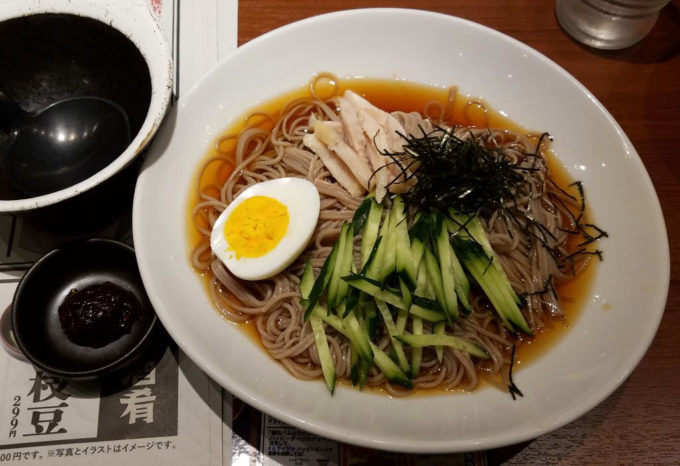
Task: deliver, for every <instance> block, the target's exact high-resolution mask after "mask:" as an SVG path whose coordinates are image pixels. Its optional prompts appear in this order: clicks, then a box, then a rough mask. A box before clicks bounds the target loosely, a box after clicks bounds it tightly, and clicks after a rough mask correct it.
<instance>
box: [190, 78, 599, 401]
mask: <svg viewBox="0 0 680 466" xmlns="http://www.w3.org/2000/svg"><path fill="white" fill-rule="evenodd" d="M322 79H325V80H329V81H331V82H337V80H335V78H334V77H333V76H332V75H328V74H320V75H318V76H317V77H316V78H315V79H314V80H313V81H312V82H311V83H310V92H309V96H308V97H304V98H298V99H294V100H292V101H290V102H288V103H286V104H285V106H284V107H283V108H282V110H281V112H280V116H279V117H278V118H277V119H272V117H271V116H269V115H266V114H262V113H255V114H253V115H251V116H250V117H249V118H248V121H247V123H246V126H245V128H244V129H243V130H242V131H240V132H239V133H238V134H233V135H228V136H225V137H223V138H222V139H220V140H219V141H217V143H216V147H217V148H218V151H217V155H216V156H215V157H213V158H211V159H209V160H207V161H206V162H205V164H204V166H203V167H201V168H200V169H199V171H200V172H203V171H204V170H205V169H206V168H207V167H208V166H210V165H212V164H219V165H223V166H224V167H225V168H226V169H229V168H230V167H231V166H233V167H234V168H233V172H232V173H231V175H230V176H229V178H228V180H227V181H226V183H224V184H223V185H221V186H200V184H199V182H198V181H197V186H196V189H197V190H198V202H197V203H196V205H195V206H194V208H193V216H192V217H193V218H194V226H195V228H196V229H197V230H198V231H199V232H200V233H201V236H202V240H201V241H200V243H199V244H198V245H197V246H196V247H195V248H194V250H193V253H192V264H193V267H194V268H195V269H196V270H197V271H200V272H202V273H205V274H207V275H208V276H209V278H210V285H209V294H210V298H211V299H212V301H213V303H214V305H215V307H216V308H217V310H218V311H219V312H220V313H221V314H222V316H224V318H225V319H227V320H229V321H232V322H237V323H240V322H245V321H247V320H253V321H254V324H255V326H256V329H257V333H258V334H259V337H260V339H261V342H262V345H263V346H264V347H265V348H266V350H267V351H268V352H269V354H270V355H271V357H273V358H274V359H276V360H277V361H279V362H280V363H281V364H282V365H283V366H285V367H286V369H287V370H288V371H290V373H291V374H293V375H294V376H295V377H298V378H301V379H315V378H318V377H321V376H322V372H321V368H320V364H319V359H318V355H317V352H316V348H315V345H314V339H313V335H312V331H311V328H310V325H309V324H306V323H305V322H304V320H303V313H304V310H303V308H302V306H301V305H300V302H299V298H300V296H299V291H298V286H299V281H300V276H301V274H302V270H303V267H304V264H305V263H306V261H307V260H308V259H310V260H311V262H312V265H313V266H314V267H315V268H317V269H316V270H317V272H318V268H319V267H321V266H322V264H323V262H324V260H325V258H326V256H327V255H328V254H329V253H330V251H331V247H332V245H333V243H334V242H335V241H336V240H337V239H338V235H339V232H340V228H341V225H342V222H343V221H345V220H346V221H350V220H351V219H352V216H353V214H354V210H355V209H356V208H357V207H358V206H359V204H360V202H361V200H362V199H360V198H355V197H352V196H350V195H349V194H348V193H347V191H345V190H344V189H343V188H342V187H341V186H340V185H338V184H337V183H336V182H335V180H334V179H333V178H332V177H331V175H330V174H329V172H328V171H327V170H326V168H325V167H324V165H323V163H322V162H321V160H320V159H319V158H318V157H317V156H316V155H314V154H313V153H312V152H310V151H309V150H306V149H305V148H304V146H303V144H302V138H303V136H304V135H305V134H306V132H307V131H308V130H309V126H308V121H309V117H310V116H311V115H315V116H316V117H317V118H322V119H328V120H338V121H339V117H338V115H337V112H336V110H335V109H336V107H337V105H336V100H335V99H336V98H337V92H336V95H335V96H331V97H324V98H320V97H319V96H317V92H316V85H317V83H318V81H319V80H322ZM455 97H456V89H455V88H452V89H451V92H450V93H449V100H448V102H445V103H444V104H442V103H440V102H430V103H428V104H427V105H426V107H425V108H424V109H423V115H424V116H425V117H429V118H431V119H432V120H434V123H438V122H440V121H441V120H443V119H446V118H447V117H448V115H449V113H450V112H451V111H452V108H453V102H454V99H455ZM469 105H470V106H476V107H480V106H482V107H483V104H482V103H480V102H477V101H470V102H469ZM263 121H270V122H271V124H272V125H273V130H271V131H269V130H266V129H262V125H261V123H262V122H263ZM455 134H456V135H457V136H458V137H460V138H463V139H464V138H468V137H475V138H480V139H481V140H483V141H485V144H487V145H497V146H499V147H502V148H503V149H504V153H505V154H506V157H508V158H509V159H511V160H512V161H513V162H518V163H520V165H526V166H527V167H529V166H531V167H532V170H527V171H525V172H524V174H525V178H526V186H525V188H524V189H523V190H521V192H518V193H517V196H516V200H515V201H513V202H511V203H508V205H506V208H507V209H508V210H509V211H515V212H518V213H521V214H522V215H525V216H529V217H530V218H532V219H534V220H536V222H537V223H540V224H542V225H543V227H538V226H529V227H526V228H525V227H520V226H518V225H516V224H514V223H513V222H509V221H507V219H504V218H503V216H502V215H498V214H494V215H492V216H491V217H490V218H488V219H485V226H486V229H487V233H488V235H489V239H490V241H491V244H492V246H493V248H494V249H495V250H496V252H497V253H498V255H499V257H500V262H501V265H502V266H503V268H504V269H505V271H506V273H507V275H508V277H509V279H510V281H511V283H512V286H513V288H514V289H515V290H516V291H517V292H518V293H520V294H522V295H524V296H525V299H526V305H525V306H524V307H523V309H522V312H523V314H524V316H525V319H526V320H527V322H528V323H529V325H530V326H531V328H532V329H535V330H541V329H543V328H545V327H547V326H550V322H551V320H553V319H563V318H564V311H563V310H562V309H561V308H560V305H559V303H558V300H557V296H556V294H555V293H554V292H553V290H554V286H555V285H556V284H559V283H560V282H561V281H564V280H570V279H572V278H573V276H574V274H578V273H580V271H581V270H583V269H584V268H585V267H586V266H587V263H588V260H589V257H588V256H583V257H579V258H577V259H576V260H575V261H574V262H573V264H572V266H571V267H566V268H565V267H559V266H558V264H557V263H556V261H555V260H554V259H553V257H551V255H550V253H549V251H548V249H547V248H545V247H541V244H539V243H540V241H546V242H547V243H549V245H550V246H551V247H555V248H556V250H558V251H561V253H562V254H563V255H564V256H567V255H568V251H567V247H566V244H567V233H565V231H566V230H569V229H572V230H573V229H574V228H575V219H574V218H573V216H571V215H569V214H568V213H567V212H566V211H565V209H566V208H567V206H569V207H570V208H578V206H577V205H576V204H577V200H576V199H575V198H574V197H573V196H570V195H568V194H567V193H565V192H564V191H562V190H561V189H559V188H558V187H557V186H556V185H555V184H554V183H553V182H552V181H551V180H550V174H549V171H548V167H547V164H546V160H545V157H544V155H543V153H544V147H539V148H538V150H537V147H536V146H537V142H538V145H541V144H540V140H539V138H538V137H537V136H531V135H529V136H527V135H522V134H517V133H514V132H512V131H508V130H500V129H491V130H489V129H486V128H483V129H481V128H465V127H459V128H456V130H455ZM228 140H229V141H228ZM225 142H230V143H231V146H233V147H234V149H233V151H228V153H225V152H222V151H220V148H221V147H223V143H225ZM528 154H536V156H535V157H533V156H528ZM291 176H292V177H300V178H306V179H308V180H310V181H312V182H313V183H314V185H315V186H316V187H317V189H318V191H319V193H320V196H321V213H320V216H319V222H318V225H317V228H316V231H315V233H314V236H313V238H312V240H311V243H310V245H309V246H308V248H307V249H306V250H305V252H304V253H303V254H302V255H301V256H300V257H299V258H298V259H297V260H296V261H295V263H294V264H293V265H291V266H290V267H289V268H288V269H287V270H285V271H283V272H281V273H280V274H278V275H277V276H275V277H273V278H271V279H267V280H262V281H257V282H249V281H243V280H240V279H238V278H236V277H234V276H233V275H231V274H230V273H229V271H228V270H227V269H226V268H225V267H224V265H223V264H222V263H221V262H220V261H219V260H218V259H217V258H215V257H214V256H213V255H211V253H210V229H211V228H208V227H207V226H206V224H207V225H210V227H212V224H213V223H214V222H215V220H216V219H217V217H218V216H219V214H220V213H221V212H222V211H223V210H224V209H225V208H226V207H227V205H228V204H229V203H230V202H231V201H232V200H233V199H234V198H235V197H236V196H238V194H239V193H240V192H241V191H242V190H243V189H245V188H247V187H248V186H250V185H252V184H253V183H257V182H261V181H265V180H269V179H274V178H281V177H291ZM200 178H201V177H200V176H199V177H198V180H200ZM198 220H201V221H198ZM359 241H360V238H359V237H357V238H356V241H355V252H357V253H358V251H359ZM546 284H549V285H551V286H552V287H549V288H550V289H548V290H546ZM471 301H472V302H471V306H472V312H471V313H470V315H468V316H463V317H462V318H461V319H459V320H458V321H457V322H456V323H455V324H454V325H453V329H452V331H451V329H448V330H447V331H448V332H450V333H452V334H454V335H458V336H461V337H464V338H466V339H469V340H472V341H474V342H476V343H477V344H478V345H480V346H481V347H482V348H484V349H485V350H486V351H487V353H488V354H489V355H490V356H491V357H490V359H489V360H488V361H485V362H483V363H480V362H476V361H474V360H472V359H471V358H470V357H469V356H468V355H467V354H464V353H461V352H458V351H455V350H452V349H451V348H445V349H444V356H443V359H442V361H441V362H440V361H438V360H437V357H436V355H435V352H434V351H433V350H430V349H428V348H425V349H424V351H423V359H422V367H421V370H420V374H419V375H418V376H417V377H416V378H415V379H414V380H413V382H414V387H415V388H432V387H441V388H453V387H456V388H462V389H466V390H470V389H473V388H474V387H475V386H476V385H477V384H478V381H479V379H478V369H480V368H482V369H484V370H488V371H490V372H492V373H494V374H497V373H501V374H504V373H506V372H507V368H508V366H509V364H510V349H511V348H512V345H513V343H515V342H516V336H513V335H512V334H510V333H509V332H508V331H507V330H506V328H505V327H503V325H502V323H501V321H500V319H499V318H498V317H497V316H496V314H495V313H494V312H493V311H492V309H491V308H490V304H489V303H488V301H487V300H486V298H485V297H484V296H483V294H482V293H481V292H476V293H475V292H474V289H473V296H472V299H471ZM429 326H430V324H429V323H428V322H424V327H425V333H428V332H429V331H431V327H429ZM409 330H410V329H409ZM326 333H327V338H328V342H329V346H330V349H331V353H332V356H333V359H334V362H335V366H336V371H337V374H338V377H339V378H344V379H348V378H349V376H350V370H351V362H350V346H349V343H348V341H347V340H346V339H345V337H344V336H342V335H340V334H338V333H337V332H336V331H334V330H333V329H332V328H331V327H327V328H326ZM376 344H377V345H378V346H379V347H380V348H382V349H386V348H387V347H388V346H389V341H388V337H387V336H386V335H383V336H382V337H380V339H379V341H378V342H376ZM407 351H408V350H407ZM367 384H368V385H370V386H384V388H385V389H386V390H387V391H388V392H389V393H390V394H392V395H403V394H406V393H408V391H406V390H404V389H403V388H401V387H399V386H394V385H392V384H390V383H389V381H387V380H386V379H385V377H384V376H383V375H382V374H381V373H380V372H379V371H377V370H376V369H375V368H373V369H372V370H371V372H370V375H369V378H368V381H367Z"/></svg>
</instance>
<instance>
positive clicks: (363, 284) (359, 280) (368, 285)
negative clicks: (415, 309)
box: [342, 275, 407, 309]
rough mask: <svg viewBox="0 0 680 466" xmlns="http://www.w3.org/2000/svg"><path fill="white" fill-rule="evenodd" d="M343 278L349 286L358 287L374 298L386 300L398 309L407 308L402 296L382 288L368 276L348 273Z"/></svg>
mask: <svg viewBox="0 0 680 466" xmlns="http://www.w3.org/2000/svg"><path fill="white" fill-rule="evenodd" d="M342 279H343V280H345V281H346V282H347V283H348V284H349V286H352V287H354V288H357V289H358V290H361V291H363V292H364V293H367V294H369V295H370V296H373V297H374V298H377V299H380V300H382V301H385V302H386V303H389V304H391V305H392V306H394V307H396V308H398V309H407V306H406V303H404V300H403V299H402V297H401V296H399V295H398V294H396V293H393V292H391V291H389V290H382V289H380V286H378V285H376V284H375V282H373V281H372V280H370V279H368V278H366V277H362V276H361V275H348V276H346V277H342Z"/></svg>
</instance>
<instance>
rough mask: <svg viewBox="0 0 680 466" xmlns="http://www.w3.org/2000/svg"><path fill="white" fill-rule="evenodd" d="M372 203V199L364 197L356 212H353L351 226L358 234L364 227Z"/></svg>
mask: <svg viewBox="0 0 680 466" xmlns="http://www.w3.org/2000/svg"><path fill="white" fill-rule="evenodd" d="M372 203H373V198H372V197H366V198H365V199H364V200H363V201H361V204H359V207H357V210H355V211H354V217H352V225H353V226H354V231H355V232H359V231H361V229H362V228H363V227H364V224H365V223H366V220H367V219H368V213H369V212H370V211H371V204H372Z"/></svg>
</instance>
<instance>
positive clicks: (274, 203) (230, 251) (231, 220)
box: [210, 178, 321, 280]
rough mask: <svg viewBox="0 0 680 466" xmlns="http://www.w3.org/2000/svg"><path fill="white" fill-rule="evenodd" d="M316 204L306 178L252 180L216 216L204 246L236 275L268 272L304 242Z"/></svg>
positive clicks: (261, 276)
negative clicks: (255, 182)
mask: <svg viewBox="0 0 680 466" xmlns="http://www.w3.org/2000/svg"><path fill="white" fill-rule="evenodd" d="M320 205H321V201H320V199H319V192H318V191H317V189H316V187H315V186H314V184H313V183H311V182H310V181H307V180H303V179H300V178H279V179H275V180H269V181H263V182H261V183H257V184H254V185H252V186H250V187H248V188H246V189H245V190H244V191H243V192H241V193H240V194H239V196H238V197H237V198H236V199H234V201H233V202H232V203H231V204H229V206H228V207H227V208H226V209H225V210H224V212H222V214H221V215H220V216H219V217H218V218H217V221H216V222H215V224H214V225H213V230H212V234H211V236H210V247H211V248H212V251H213V253H214V254H215V255H216V256H217V258H218V259H219V260H221V261H222V263H224V265H225V266H226V267H227V268H228V269H229V271H230V272H231V273H233V274H234V275H235V276H237V277H239V278H242V279H244V280H262V279H265V278H269V277H273V276H274V275H276V274H277V273H279V272H281V271H282V270H283V269H285V268H286V267H288V266H289V265H290V264H291V263H293V261H294V260H295V259H296V258H297V257H298V256H299V255H300V254H301V253H302V251H303V250H304V249H305V247H306V246H307V243H309V240H310V239H311V237H312V234H313V233H314V229H315V228H316V222H317V220H318V219H319V208H320Z"/></svg>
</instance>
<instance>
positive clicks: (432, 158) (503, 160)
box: [383, 128, 531, 214]
mask: <svg viewBox="0 0 680 466" xmlns="http://www.w3.org/2000/svg"><path fill="white" fill-rule="evenodd" d="M399 135H400V136H401V137H402V138H403V139H404V141H405V144H404V146H403V152H401V153H398V154H392V153H387V152H385V153H383V155H386V156H389V157H390V158H391V159H392V163H394V164H395V165H397V166H398V167H399V169H400V171H401V172H402V174H403V176H401V175H400V176H399V177H397V178H395V180H392V181H393V182H404V180H405V179H410V178H411V177H413V176H416V177H417V178H418V183H416V185H415V186H413V188H411V189H410V190H409V191H408V192H407V193H405V194H404V195H403V198H404V201H405V202H406V203H408V204H410V205H413V206H416V207H417V208H418V209H419V210H421V211H422V210H425V211H431V210H440V211H441V212H447V211H448V209H449V208H454V209H456V210H457V211H458V212H460V213H462V214H470V213H477V212H493V211H496V210H502V209H503V202H504V201H505V200H507V199H512V198H514V193H515V192H516V191H517V189H518V188H520V187H521V186H522V185H523V184H524V177H523V175H522V174H521V173H520V170H518V167H517V165H516V164H514V163H512V162H510V161H509V160H508V158H507V157H506V156H505V154H504V153H503V150H502V149H501V148H500V147H497V148H495V149H491V150H490V149H487V148H486V147H485V146H484V145H483V144H482V143H481V142H480V141H479V140H478V139H477V138H474V137H470V138H468V139H461V138H459V137H457V136H455V135H454V134H453V131H452V130H451V129H444V128H435V129H434V130H433V131H432V132H430V133H425V132H423V136H422V137H416V136H413V135H408V136H406V135H404V134H401V133H399ZM414 166H416V168H415V169H412V167H414ZM521 170H531V168H528V167H523V168H522V169H521ZM409 172H410V173H409ZM407 173H408V174H407Z"/></svg>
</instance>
